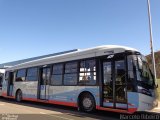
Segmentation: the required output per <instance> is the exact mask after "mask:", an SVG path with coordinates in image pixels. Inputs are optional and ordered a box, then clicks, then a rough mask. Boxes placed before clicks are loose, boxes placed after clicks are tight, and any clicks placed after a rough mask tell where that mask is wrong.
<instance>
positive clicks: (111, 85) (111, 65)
mask: <svg viewBox="0 0 160 120" xmlns="http://www.w3.org/2000/svg"><path fill="white" fill-rule="evenodd" d="M102 69H103V70H102V71H103V72H102V79H103V85H102V86H103V88H102V90H103V92H102V94H103V95H102V105H103V107H109V108H115V109H127V108H128V105H127V85H126V62H125V57H124V55H117V56H116V55H112V56H108V58H107V59H104V60H102Z"/></svg>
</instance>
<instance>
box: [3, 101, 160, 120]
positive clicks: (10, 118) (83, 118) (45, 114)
mask: <svg viewBox="0 0 160 120" xmlns="http://www.w3.org/2000/svg"><path fill="white" fill-rule="evenodd" d="M143 114H144V113H143ZM145 114H146V113H145ZM133 116H134V115H133ZM138 116H140V113H138ZM126 117H127V116H126V115H123V114H118V113H112V112H105V111H96V113H92V114H88V113H83V112H78V111H77V109H75V108H70V107H64V106H58V105H50V104H42V103H33V102H27V101H24V102H22V103H17V102H15V101H14V100H9V99H4V98H0V120H119V119H126ZM131 117H132V116H131ZM159 117H160V115H159Z"/></svg>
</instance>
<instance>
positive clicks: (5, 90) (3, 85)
mask: <svg viewBox="0 0 160 120" xmlns="http://www.w3.org/2000/svg"><path fill="white" fill-rule="evenodd" d="M7 87H8V82H7V81H5V80H3V83H2V96H3V97H6V96H7Z"/></svg>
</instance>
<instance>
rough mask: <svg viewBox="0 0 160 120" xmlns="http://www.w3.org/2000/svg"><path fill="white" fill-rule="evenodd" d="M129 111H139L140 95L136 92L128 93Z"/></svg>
mask: <svg viewBox="0 0 160 120" xmlns="http://www.w3.org/2000/svg"><path fill="white" fill-rule="evenodd" d="M127 96H128V109H135V110H137V109H138V107H139V102H138V101H139V95H138V93H136V92H128V93H127Z"/></svg>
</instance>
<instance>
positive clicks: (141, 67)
mask: <svg viewBox="0 0 160 120" xmlns="http://www.w3.org/2000/svg"><path fill="white" fill-rule="evenodd" d="M137 62H138V73H137V76H138V77H137V78H138V79H137V80H138V81H139V82H140V83H141V84H142V85H143V86H148V87H152V88H153V86H154V84H155V83H154V76H153V74H152V72H151V70H150V68H149V65H148V63H147V60H146V58H145V57H144V56H142V55H137Z"/></svg>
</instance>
